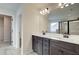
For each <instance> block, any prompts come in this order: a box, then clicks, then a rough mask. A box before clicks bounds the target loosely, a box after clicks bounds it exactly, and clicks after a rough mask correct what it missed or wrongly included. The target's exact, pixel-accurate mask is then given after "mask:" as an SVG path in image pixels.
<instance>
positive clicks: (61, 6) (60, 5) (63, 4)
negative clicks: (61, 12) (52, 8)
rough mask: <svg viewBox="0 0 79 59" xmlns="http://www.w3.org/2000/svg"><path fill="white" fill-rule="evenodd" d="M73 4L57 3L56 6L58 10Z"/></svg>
mask: <svg viewBox="0 0 79 59" xmlns="http://www.w3.org/2000/svg"><path fill="white" fill-rule="evenodd" d="M73 4H74V3H59V4H58V6H59V7H60V8H64V7H68V6H69V5H73Z"/></svg>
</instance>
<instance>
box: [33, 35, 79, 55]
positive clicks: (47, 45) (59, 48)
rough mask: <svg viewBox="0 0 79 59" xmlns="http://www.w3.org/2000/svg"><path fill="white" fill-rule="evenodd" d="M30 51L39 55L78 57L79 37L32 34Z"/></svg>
mask: <svg viewBox="0 0 79 59" xmlns="http://www.w3.org/2000/svg"><path fill="white" fill-rule="evenodd" d="M32 49H33V51H34V52H36V53H37V54H39V55H79V36H76V35H70V36H69V38H63V35H61V34H52V35H49V34H47V35H42V34H41V35H40V34H33V35H32Z"/></svg>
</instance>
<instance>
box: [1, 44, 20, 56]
mask: <svg viewBox="0 0 79 59" xmlns="http://www.w3.org/2000/svg"><path fill="white" fill-rule="evenodd" d="M20 52H21V50H20V49H16V48H14V47H12V46H10V45H9V44H7V43H0V55H20V54H21V53H20Z"/></svg>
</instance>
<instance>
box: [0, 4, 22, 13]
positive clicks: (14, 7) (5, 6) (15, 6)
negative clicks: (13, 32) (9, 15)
mask: <svg viewBox="0 0 79 59" xmlns="http://www.w3.org/2000/svg"><path fill="white" fill-rule="evenodd" d="M20 5H21V3H0V9H6V10H12V11H14V12H16V11H17V9H18V8H19V7H20Z"/></svg>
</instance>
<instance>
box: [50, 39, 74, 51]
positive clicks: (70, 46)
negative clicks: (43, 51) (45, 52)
mask: <svg viewBox="0 0 79 59" xmlns="http://www.w3.org/2000/svg"><path fill="white" fill-rule="evenodd" d="M50 44H51V45H57V46H59V47H61V48H64V49H67V50H69V51H74V52H75V44H72V43H68V42H63V41H57V40H51V41H50Z"/></svg>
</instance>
